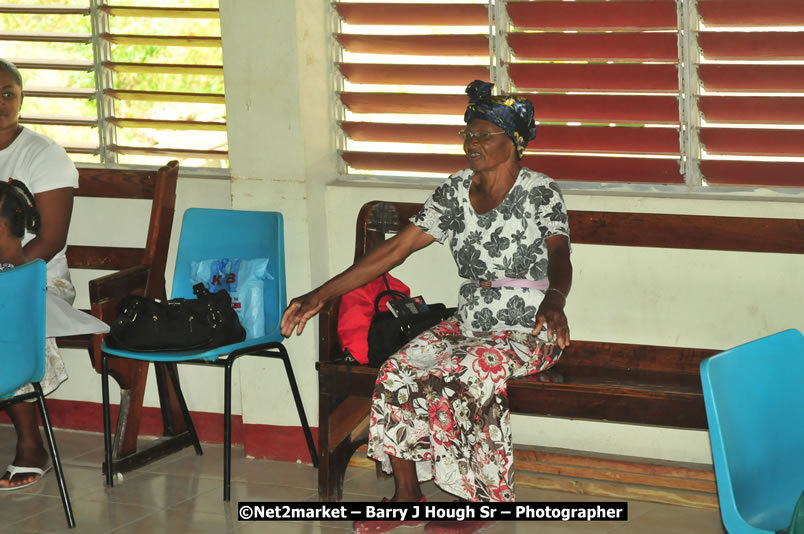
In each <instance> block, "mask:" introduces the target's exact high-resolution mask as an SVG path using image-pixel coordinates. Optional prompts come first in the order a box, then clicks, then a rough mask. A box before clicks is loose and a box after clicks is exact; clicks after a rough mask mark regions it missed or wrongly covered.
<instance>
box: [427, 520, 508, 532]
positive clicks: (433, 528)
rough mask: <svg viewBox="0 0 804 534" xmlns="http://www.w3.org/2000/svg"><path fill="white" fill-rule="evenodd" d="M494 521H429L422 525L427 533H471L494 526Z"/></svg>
mask: <svg viewBox="0 0 804 534" xmlns="http://www.w3.org/2000/svg"><path fill="white" fill-rule="evenodd" d="M495 523H496V521H491V520H488V521H430V522H429V523H427V526H425V527H424V531H425V532H426V533H427V534H473V533H475V532H480V531H481V530H484V529H487V528H489V527H492V526H494V524H495Z"/></svg>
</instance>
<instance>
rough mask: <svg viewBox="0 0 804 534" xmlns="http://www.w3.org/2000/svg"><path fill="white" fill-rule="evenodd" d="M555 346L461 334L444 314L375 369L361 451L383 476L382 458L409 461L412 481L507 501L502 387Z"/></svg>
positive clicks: (518, 336) (510, 477)
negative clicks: (365, 445) (412, 466)
mask: <svg viewBox="0 0 804 534" xmlns="http://www.w3.org/2000/svg"><path fill="white" fill-rule="evenodd" d="M560 355H561V349H560V348H559V347H558V345H555V344H550V343H546V342H544V341H543V340H541V339H539V338H538V337H536V336H533V335H530V334H528V333H526V332H516V331H507V330H506V331H500V332H483V333H480V332H474V333H470V334H468V335H467V333H466V332H461V330H460V327H459V325H458V323H457V321H455V320H454V318H453V319H448V320H446V321H443V322H442V323H440V324H439V325H437V326H435V327H434V328H432V329H430V330H427V331H425V332H423V333H422V334H421V335H419V336H418V337H417V338H415V339H414V340H412V341H411V342H410V343H408V344H407V345H405V346H404V347H403V348H402V349H400V351H399V352H398V353H396V354H394V355H393V356H391V357H390V358H389V359H388V360H387V361H386V362H385V364H384V365H383V366H382V367H381V368H380V372H379V374H378V376H377V382H376V384H375V386H374V395H373V401H372V408H371V419H370V428H369V443H368V455H369V457H371V458H374V459H375V460H378V461H379V462H381V464H382V468H383V470H384V471H385V472H386V473H391V472H392V470H391V459H390V456H396V457H398V458H402V459H405V460H413V461H415V462H416V471H417V475H418V478H419V481H426V480H431V479H434V481H435V483H436V485H438V486H439V487H440V488H441V489H443V490H444V491H446V492H448V493H451V494H453V495H457V496H458V497H461V498H463V499H468V500H471V501H513V500H514V470H513V443H512V441H511V422H510V412H509V408H508V395H507V391H506V384H507V381H508V379H509V378H517V377H522V376H526V375H529V374H533V373H539V372H542V371H545V370H547V369H548V368H550V367H551V366H552V365H553V364H554V363H555V362H556V361H558V358H559V356H560Z"/></svg>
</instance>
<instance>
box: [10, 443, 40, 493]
mask: <svg viewBox="0 0 804 534" xmlns="http://www.w3.org/2000/svg"><path fill="white" fill-rule="evenodd" d="M49 463H50V456H48V454H47V451H45V449H44V447H37V448H34V449H25V448H22V449H21V448H18V449H17V455H16V456H15V457H14V461H13V462H12V465H15V466H17V467H36V468H38V469H43V470H44V469H45V468H46V467H47V466H48V465H49ZM41 476H42V475H39V474H37V473H18V474H16V475H15V476H14V477H13V478H11V474H10V473H9V472H8V471H6V472H5V473H4V474H3V477H2V478H0V488H13V487H16V486H25V485H29V484H30V483H31V482H34V481H36V480H37V479H38V478H40V477H41ZM10 478H11V480H9V479H10Z"/></svg>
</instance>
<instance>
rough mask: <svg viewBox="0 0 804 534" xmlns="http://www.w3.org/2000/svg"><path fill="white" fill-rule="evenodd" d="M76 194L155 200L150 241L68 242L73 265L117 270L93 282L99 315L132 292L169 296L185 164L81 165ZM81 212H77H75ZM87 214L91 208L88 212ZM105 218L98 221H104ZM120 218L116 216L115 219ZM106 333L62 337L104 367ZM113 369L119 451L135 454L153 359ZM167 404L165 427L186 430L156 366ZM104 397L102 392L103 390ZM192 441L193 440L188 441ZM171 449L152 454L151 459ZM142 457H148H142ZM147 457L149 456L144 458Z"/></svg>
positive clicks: (111, 313)
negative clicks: (178, 193)
mask: <svg viewBox="0 0 804 534" xmlns="http://www.w3.org/2000/svg"><path fill="white" fill-rule="evenodd" d="M78 174H79V177H78V181H79V185H78V189H77V190H76V193H75V196H76V197H96V198H107V199H144V200H150V201H151V213H150V221H149V224H148V229H147V234H146V235H147V237H146V242H145V246H144V247H142V248H132V247H117V246H83V245H76V244H70V245H69V246H68V247H67V263H68V265H69V267H70V268H71V269H93V270H103V271H115V272H112V273H110V274H106V275H104V276H101V277H99V278H95V279H92V280H90V282H89V299H90V305H91V310H85V311H88V312H89V313H92V315H94V316H95V317H97V318H99V319H101V320H102V321H104V322H106V323H110V322H111V321H112V320H113V319H114V317H115V315H116V309H117V305H118V303H119V302H120V299H121V298H122V297H124V296H126V295H128V294H139V295H145V296H148V297H153V298H165V265H166V263H167V254H168V247H169V244H170V234H171V229H172V226H173V213H174V209H175V204H176V184H177V180H178V174H179V165H178V162H176V161H171V162H169V163H168V164H167V165H166V166H164V167H162V168H160V169H158V170H155V171H153V170H134V169H106V168H98V167H92V168H79V169H78ZM74 214H75V212H74ZM84 215H86V214H84ZM102 222H103V221H100V220H99V221H98V223H99V224H100V223H102ZM108 223H109V224H114V221H109V222H108ZM102 340H103V336H100V335H96V336H71V337H64V338H59V339H58V340H57V342H58V344H59V346H61V347H67V348H79V349H87V350H88V351H89V356H90V359H91V361H92V365H93V366H94V368H95V370H96V371H97V372H98V373H100V365H101V362H100V344H101V342H102ZM110 371H111V374H112V376H113V377H114V379H115V380H116V381H117V383H118V384H119V386H120V389H121V401H120V411H119V416H118V421H117V433H116V434H115V456H116V457H118V458H126V457H131V456H132V455H134V454H135V453H136V452H137V435H138V433H139V426H140V421H141V416H142V405H143V398H144V394H145V383H146V379H147V372H148V362H140V361H137V360H128V359H116V358H115V359H113V360H111V361H110ZM155 371H156V378H157V383H158V389H159V398H160V401H161V404H162V415H163V421H164V423H165V433H166V434H168V435H175V434H179V433H182V432H184V430H185V428H184V418H183V417H182V416H181V412H180V410H179V407H178V403H177V402H176V400H175V394H174V393H173V389H172V386H171V382H170V381H169V380H168V378H167V374H166V369H165V368H164V367H159V366H157V367H155ZM98 394H99V397H98V398H100V392H98ZM187 444H188V445H189V441H188V443H187ZM169 452H171V451H162V452H157V453H151V454H149V457H150V458H148V460H149V459H153V458H155V457H159V456H160V455H164V454H167V453H169ZM137 458H138V461H140V460H143V458H142V457H137ZM143 463H144V462H143ZM136 466H137V464H136V462H133V463H129V464H125V463H124V464H123V467H122V468H121V469H119V470H120V471H127V470H130V469H133V468H134V467H136Z"/></svg>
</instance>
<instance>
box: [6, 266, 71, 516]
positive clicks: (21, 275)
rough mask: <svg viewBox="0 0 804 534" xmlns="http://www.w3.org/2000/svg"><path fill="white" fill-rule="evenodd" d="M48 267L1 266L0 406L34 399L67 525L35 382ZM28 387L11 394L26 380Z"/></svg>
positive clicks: (40, 363)
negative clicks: (0, 359)
mask: <svg viewBox="0 0 804 534" xmlns="http://www.w3.org/2000/svg"><path fill="white" fill-rule="evenodd" d="M46 292H47V268H46V267H45V262H43V261H42V260H34V261H32V262H30V263H27V264H25V265H22V266H20V267H17V268H14V269H9V270H7V271H0V295H2V297H0V325H2V327H0V357H2V364H0V368H2V371H0V409H2V408H5V407H6V406H8V405H10V404H14V403H17V402H21V401H25V400H30V399H36V400H37V401H39V412H40V414H41V415H42V423H43V425H44V427H45V433H46V434H47V442H48V445H49V446H50V459H51V461H52V462H53V468H54V469H55V471H56V477H57V478H58V482H59V492H60V493H61V502H62V504H63V505H64V513H65V515H66V516H67V525H68V526H69V527H70V528H74V527H75V518H74V517H73V509H72V506H71V505H70V496H69V495H68V494H67V484H66V483H65V481H64V471H63V470H62V468H61V458H60V457H59V450H58V448H57V447H56V438H55V436H54V435H53V427H52V426H51V424H50V415H49V414H48V411H47V403H46V402H45V396H44V395H43V394H42V387H41V386H40V385H39V381H40V380H42V377H43V376H44V375H45V294H46ZM29 382H30V383H31V384H32V385H33V389H34V390H33V392H31V393H25V394H22V395H17V396H14V392H15V391H17V389H19V388H20V387H22V386H24V385H25V384H27V383H29Z"/></svg>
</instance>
